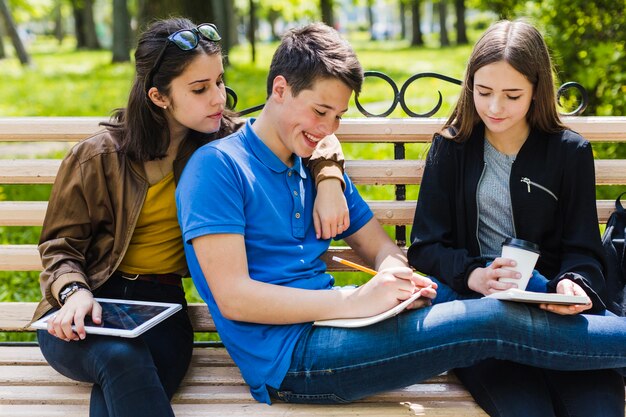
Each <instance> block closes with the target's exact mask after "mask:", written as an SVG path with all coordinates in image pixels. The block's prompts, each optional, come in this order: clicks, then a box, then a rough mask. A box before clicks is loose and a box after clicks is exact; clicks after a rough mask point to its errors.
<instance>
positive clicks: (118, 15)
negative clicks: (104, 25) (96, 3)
mask: <svg viewBox="0 0 626 417" xmlns="http://www.w3.org/2000/svg"><path fill="white" fill-rule="evenodd" d="M111 49H112V52H113V62H129V61H130V49H131V28H130V14H129V13H128V4H127V0H113V46H112V48H111Z"/></svg>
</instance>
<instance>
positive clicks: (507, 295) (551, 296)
mask: <svg viewBox="0 0 626 417" xmlns="http://www.w3.org/2000/svg"><path fill="white" fill-rule="evenodd" d="M487 297H488V298H495V299H497V300H503V301H516V302H519V303H536V304H564V305H574V304H589V303H590V302H591V300H589V297H587V296H584V295H565V294H557V293H542V292H532V291H522V290H520V289H518V288H511V289H508V290H506V291H500V292H495V293H493V294H489V295H487Z"/></svg>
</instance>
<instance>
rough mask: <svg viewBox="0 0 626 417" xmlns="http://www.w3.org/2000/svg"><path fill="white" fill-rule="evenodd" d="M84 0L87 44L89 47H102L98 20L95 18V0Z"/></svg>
mask: <svg viewBox="0 0 626 417" xmlns="http://www.w3.org/2000/svg"><path fill="white" fill-rule="evenodd" d="M83 2H84V4H85V8H84V9H83V15H84V23H85V26H84V31H85V41H86V46H87V48H88V49H100V41H98V35H97V34H96V22H95V21H94V18H93V3H94V0H83Z"/></svg>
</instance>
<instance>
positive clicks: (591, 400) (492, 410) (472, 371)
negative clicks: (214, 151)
mask: <svg viewBox="0 0 626 417" xmlns="http://www.w3.org/2000/svg"><path fill="white" fill-rule="evenodd" d="M431 279H432V278H431ZM434 281H435V282H437V284H438V285H439V287H438V290H437V298H436V299H435V300H434V301H433V303H434V304H438V303H442V302H447V301H453V300H456V299H469V298H476V297H477V296H478V295H476V296H461V295H459V294H458V293H457V292H455V291H454V290H453V289H452V288H450V287H449V286H447V285H445V284H443V283H441V282H440V281H439V280H437V279H434ZM546 283H547V280H546V279H545V278H544V277H543V276H542V275H540V274H539V273H538V272H537V271H534V272H533V276H532V278H531V280H530V282H529V283H528V288H527V289H528V290H529V291H533V290H534V291H540V292H545V288H546V287H545V284H546ZM542 289H543V291H542ZM608 315H611V314H610V313H608ZM454 372H455V374H456V375H457V376H458V377H459V379H460V380H461V382H462V383H463V385H465V387H466V388H467V389H468V391H469V392H470V393H471V394H472V397H474V400H476V402H477V403H478V404H479V405H480V406H481V407H482V408H483V410H485V411H486V412H487V413H488V414H489V415H490V416H507V417H517V416H519V417H550V416H581V417H583V416H602V417H620V416H621V417H623V416H624V400H625V399H624V380H623V378H622V376H621V375H619V374H618V373H617V372H615V371H614V370H611V369H601V370H591V371H576V372H573V371H556V370H552V369H541V368H537V367H533V366H528V365H523V364H519V363H514V362H511V361H503V360H497V359H487V360H485V361H482V362H480V363H477V364H475V365H472V366H469V367H465V368H458V369H455V370H454Z"/></svg>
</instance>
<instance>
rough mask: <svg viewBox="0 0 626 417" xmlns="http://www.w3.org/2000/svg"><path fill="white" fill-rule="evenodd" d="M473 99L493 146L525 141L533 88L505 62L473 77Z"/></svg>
mask: <svg viewBox="0 0 626 417" xmlns="http://www.w3.org/2000/svg"><path fill="white" fill-rule="evenodd" d="M473 98H474V105H475V106H476V112H477V113H478V115H479V117H480V118H481V120H482V121H483V122H484V123H485V136H487V138H488V139H490V141H492V143H493V142H500V141H515V142H517V141H522V142H523V141H524V140H526V137H527V136H528V131H529V125H528V121H527V119H526V114H527V113H528V110H529V109H530V105H531V103H532V99H533V85H532V84H531V83H530V81H528V80H527V79H526V77H524V75H522V74H521V73H520V72H518V71H516V70H515V69H514V68H513V67H512V66H511V65H509V64H508V63H507V62H505V61H499V62H495V63H493V64H489V65H485V66H484V67H482V68H480V69H479V70H478V71H476V73H475V74H474V93H473Z"/></svg>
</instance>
